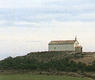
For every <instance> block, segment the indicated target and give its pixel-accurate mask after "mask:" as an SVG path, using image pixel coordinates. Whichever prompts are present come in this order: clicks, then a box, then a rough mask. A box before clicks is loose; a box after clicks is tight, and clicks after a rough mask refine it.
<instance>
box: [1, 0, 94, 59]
mask: <svg viewBox="0 0 95 80" xmlns="http://www.w3.org/2000/svg"><path fill="white" fill-rule="evenodd" d="M76 35H77V37H78V40H79V42H80V43H81V45H82V46H83V50H84V51H95V0H0V59H3V58H5V57H8V56H13V57H14V56H18V55H25V54H27V53H28V52H33V51H45V50H48V42H49V41H51V40H66V39H74V37H75V36H76Z"/></svg>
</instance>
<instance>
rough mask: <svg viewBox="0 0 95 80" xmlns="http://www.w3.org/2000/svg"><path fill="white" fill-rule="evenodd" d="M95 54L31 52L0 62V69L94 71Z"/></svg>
mask: <svg viewBox="0 0 95 80" xmlns="http://www.w3.org/2000/svg"><path fill="white" fill-rule="evenodd" d="M94 55H95V53H94V52H93V53H89V52H84V53H78V54H75V53H74V52H31V53H28V54H27V55H25V56H18V57H15V58H12V57H8V58H6V59H4V60H2V61H0V69H7V70H9V69H16V70H20V69H21V70H36V71H39V70H40V71H70V72H76V71H82V72H83V71H95V58H94Z"/></svg>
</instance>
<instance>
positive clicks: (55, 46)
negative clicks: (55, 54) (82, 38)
mask: <svg viewBox="0 0 95 80" xmlns="http://www.w3.org/2000/svg"><path fill="white" fill-rule="evenodd" d="M48 50H49V51H74V52H76V53H80V52H82V46H80V45H79V42H78V41H77V38H75V40H59V41H51V42H49V44H48Z"/></svg>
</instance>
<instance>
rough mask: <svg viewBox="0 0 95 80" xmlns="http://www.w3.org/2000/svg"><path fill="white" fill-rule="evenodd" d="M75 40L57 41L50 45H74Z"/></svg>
mask: <svg viewBox="0 0 95 80" xmlns="http://www.w3.org/2000/svg"><path fill="white" fill-rule="evenodd" d="M74 43H75V40H57V41H51V42H50V43H49V45H53V44H56V45H62V44H74Z"/></svg>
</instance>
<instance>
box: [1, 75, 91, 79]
mask: <svg viewBox="0 0 95 80" xmlns="http://www.w3.org/2000/svg"><path fill="white" fill-rule="evenodd" d="M0 80H91V79H88V78H78V77H70V76H62V75H61V76H57V75H33V74H0Z"/></svg>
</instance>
